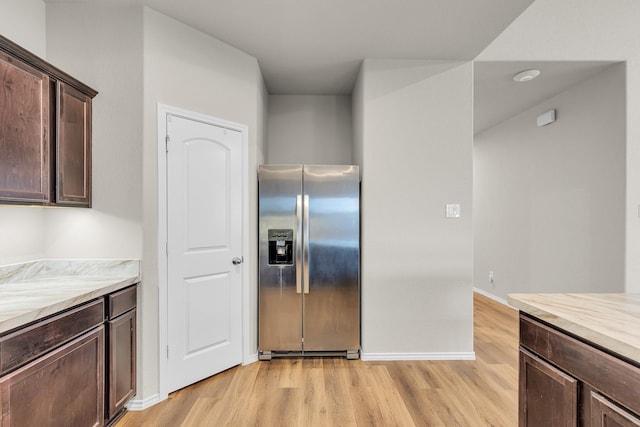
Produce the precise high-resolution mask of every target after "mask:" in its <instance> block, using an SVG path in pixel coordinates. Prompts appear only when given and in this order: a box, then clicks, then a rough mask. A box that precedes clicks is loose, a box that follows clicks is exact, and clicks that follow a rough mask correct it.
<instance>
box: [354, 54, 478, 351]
mask: <svg viewBox="0 0 640 427" xmlns="http://www.w3.org/2000/svg"><path fill="white" fill-rule="evenodd" d="M472 81H473V76H472V66H471V63H460V62H436V61H401V60H369V59H367V60H365V62H364V64H363V67H362V69H361V72H360V75H359V78H358V82H357V84H356V92H355V93H354V103H353V104H354V108H355V110H354V117H361V119H357V122H359V123H360V122H361V123H362V130H361V133H359V134H358V136H357V140H356V144H355V146H356V147H358V149H361V150H362V153H361V154H359V155H357V156H356V158H358V157H360V158H361V159H362V166H363V171H362V174H363V177H362V276H361V277H362V350H363V357H364V358H376V357H383V358H384V357H387V356H388V357H390V358H394V357H396V356H398V354H402V355H405V356H407V355H408V357H416V358H421V357H425V358H428V357H438V356H445V357H457V356H459V354H458V355H456V354H457V353H461V354H464V356H469V355H470V353H471V352H472V351H473V320H472V262H473V260H472V230H471V215H472V212H471V209H472V207H471V200H472V141H473V130H472V129H473V128H472V125H473V123H472V104H473V103H472ZM360 147H361V148H360ZM447 203H459V204H460V205H461V208H462V217H461V218H459V219H447V218H445V204H447ZM464 356H462V357H464ZM400 357H402V356H400Z"/></svg>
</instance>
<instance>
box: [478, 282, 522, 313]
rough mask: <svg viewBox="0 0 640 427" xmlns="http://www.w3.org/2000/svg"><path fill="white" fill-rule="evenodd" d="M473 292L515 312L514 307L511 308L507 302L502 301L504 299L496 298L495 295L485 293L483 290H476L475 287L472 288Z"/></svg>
mask: <svg viewBox="0 0 640 427" xmlns="http://www.w3.org/2000/svg"><path fill="white" fill-rule="evenodd" d="M473 292H477V293H479V294H480V295H483V296H485V297H487V298H490V299H492V300H494V301H497V302H499V303H500V304H503V305H506V306H507V307H509V308H511V309H513V310H516V309H515V308H514V307H512V306H510V305H509V302H508V301H507V300H506V299H504V298H500V297H498V296H495V295H493V294H492V293H489V292H487V291H485V290H484V289H480V288H476V287H474V288H473Z"/></svg>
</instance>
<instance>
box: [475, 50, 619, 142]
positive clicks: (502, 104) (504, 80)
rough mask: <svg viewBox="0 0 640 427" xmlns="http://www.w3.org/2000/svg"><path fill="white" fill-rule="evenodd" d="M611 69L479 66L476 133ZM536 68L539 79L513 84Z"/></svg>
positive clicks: (542, 64)
mask: <svg viewBox="0 0 640 427" xmlns="http://www.w3.org/2000/svg"><path fill="white" fill-rule="evenodd" d="M611 65H612V63H611V62H569V61H565V62H544V61H538V62H475V63H474V108H473V111H474V118H473V121H474V133H478V132H482V131H483V130H486V129H488V128H490V127H491V126H494V125H496V124H498V123H500V122H502V121H504V120H506V119H508V118H510V117H513V116H515V115H517V114H519V113H521V112H523V111H526V110H528V109H529V108H531V107H533V106H535V105H537V104H539V103H540V102H542V101H544V100H545V99H548V98H550V97H552V96H553V95H556V94H558V93H560V92H563V91H565V90H567V89H568V88H569V87H571V86H573V85H575V84H578V83H580V82H583V81H585V80H587V79H589V78H591V77H594V76H595V75H596V74H598V73H601V72H602V71H604V69H605V68H607V67H609V66H611ZM532 68H535V69H538V70H540V71H541V74H540V76H539V77H538V78H536V79H535V80H531V81H529V82H526V83H516V82H514V81H513V76H514V75H515V74H516V73H518V72H520V71H523V70H528V69H532ZM541 113H542V111H541Z"/></svg>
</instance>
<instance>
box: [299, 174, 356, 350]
mask: <svg viewBox="0 0 640 427" xmlns="http://www.w3.org/2000/svg"><path fill="white" fill-rule="evenodd" d="M303 182H304V193H305V196H308V205H307V208H308V217H307V218H305V219H304V220H305V221H306V223H305V224H304V226H303V228H304V229H305V230H306V231H305V234H307V232H308V236H309V238H308V241H307V242H306V243H305V244H307V245H308V246H307V247H306V248H305V252H306V251H308V257H307V259H306V260H305V261H306V262H308V268H309V271H308V272H309V274H308V276H309V280H308V284H307V286H308V293H305V294H304V298H303V305H304V309H303V310H304V314H303V315H304V318H303V336H304V349H305V351H343V350H359V348H360V297H359V257H360V253H359V252H360V250H359V247H360V197H359V196H360V177H359V170H358V167H357V166H307V165H305V166H304V178H303ZM305 198H306V197H305ZM305 276H306V274H305ZM305 288H306V286H305ZM305 290H306V289H305Z"/></svg>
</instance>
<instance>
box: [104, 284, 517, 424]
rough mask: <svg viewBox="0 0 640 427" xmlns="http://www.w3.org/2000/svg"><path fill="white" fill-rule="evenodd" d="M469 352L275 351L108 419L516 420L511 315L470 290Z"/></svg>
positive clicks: (514, 337)
mask: <svg viewBox="0 0 640 427" xmlns="http://www.w3.org/2000/svg"><path fill="white" fill-rule="evenodd" d="M474 329H475V352H476V360H475V361H408V362H396V361H394V362H362V361H360V360H352V361H348V360H346V359H342V358H314V359H274V360H272V361H271V362H257V363H253V364H251V365H248V366H238V367H235V368H232V369H229V370H228V371H225V372H222V373H220V374H218V375H215V376H213V377H211V378H209V379H206V380H204V381H201V382H199V383H197V384H194V385H192V386H189V387H187V388H184V389H182V390H179V391H177V392H175V393H172V394H171V395H170V396H169V399H167V400H166V401H164V402H161V403H159V404H157V405H155V406H153V407H151V408H149V409H147V410H145V411H137V412H134V411H130V412H128V413H127V414H126V415H125V416H124V417H123V418H122V419H121V420H120V421H119V422H118V423H117V424H116V427H133V426H153V427H155V426H163V427H164V426H171V427H173V426H176V427H177V426H181V427H202V426H212V427H218V426H234V427H235V426H241V427H242V426H260V427H284V426H296V427H297V426H305V427H316V426H318V427H328V426H358V427H361V426H366V427H370V426H384V427H386V426H401V427H411V426H416V427H422V426H425V427H426V426H428V427H431V426H447V427H451V426H463V427H468V426H471V427H474V426H479V427H484V426H504V427H513V426H516V425H517V421H518V418H517V416H518V415H517V399H518V393H517V387H518V316H517V312H516V311H515V310H511V309H509V308H508V307H505V306H503V305H501V304H499V303H497V302H495V301H493V300H491V299H488V298H486V297H484V296H482V295H479V294H475V296H474Z"/></svg>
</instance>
